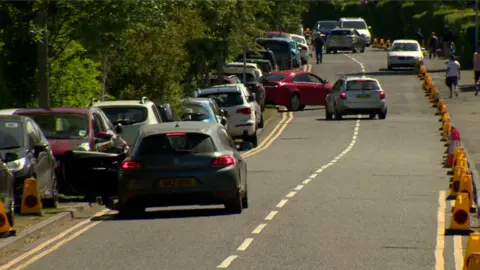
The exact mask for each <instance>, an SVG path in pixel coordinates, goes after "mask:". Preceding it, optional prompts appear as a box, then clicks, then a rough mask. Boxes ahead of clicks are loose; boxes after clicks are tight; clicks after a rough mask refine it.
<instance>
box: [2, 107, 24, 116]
mask: <svg viewBox="0 0 480 270" xmlns="http://www.w3.org/2000/svg"><path fill="white" fill-rule="evenodd" d="M19 109H20V108H13V109H3V110H0V115H13V114H15V112H16V111H17V110H19Z"/></svg>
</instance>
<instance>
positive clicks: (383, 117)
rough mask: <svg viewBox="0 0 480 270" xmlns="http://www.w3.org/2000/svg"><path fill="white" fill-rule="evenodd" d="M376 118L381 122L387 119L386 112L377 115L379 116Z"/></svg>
mask: <svg viewBox="0 0 480 270" xmlns="http://www.w3.org/2000/svg"><path fill="white" fill-rule="evenodd" d="M378 118H379V119H382V120H384V119H386V118H387V110H385V111H384V112H381V113H379V114H378Z"/></svg>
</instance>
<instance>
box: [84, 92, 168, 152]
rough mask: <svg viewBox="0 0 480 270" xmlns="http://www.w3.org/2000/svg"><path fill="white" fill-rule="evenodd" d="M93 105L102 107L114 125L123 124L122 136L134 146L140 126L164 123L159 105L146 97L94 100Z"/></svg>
mask: <svg viewBox="0 0 480 270" xmlns="http://www.w3.org/2000/svg"><path fill="white" fill-rule="evenodd" d="M91 106H92V107H96V108H99V109H101V110H102V111H103V112H104V113H105V115H107V117H108V119H110V121H111V122H112V124H113V125H116V124H121V125H122V126H123V131H122V137H123V139H124V140H125V141H126V142H127V143H128V145H129V146H132V145H133V143H134V142H135V140H136V138H137V135H138V132H139V130H140V127H142V126H144V125H150V124H158V123H162V118H161V115H160V112H159V111H158V108H157V106H156V105H155V103H153V102H152V101H149V100H148V99H147V98H146V97H142V98H141V99H140V100H115V101H97V102H92V105H91Z"/></svg>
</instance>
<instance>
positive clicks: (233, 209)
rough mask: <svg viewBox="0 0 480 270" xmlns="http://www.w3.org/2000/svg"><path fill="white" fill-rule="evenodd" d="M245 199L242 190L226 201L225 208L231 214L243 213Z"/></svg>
mask: <svg viewBox="0 0 480 270" xmlns="http://www.w3.org/2000/svg"><path fill="white" fill-rule="evenodd" d="M242 202H243V199H242V195H241V193H240V190H239V191H238V192H237V195H236V196H235V198H233V199H232V200H230V201H228V202H226V203H225V210H227V212H228V213H231V214H241V213H242V211H243V204H242Z"/></svg>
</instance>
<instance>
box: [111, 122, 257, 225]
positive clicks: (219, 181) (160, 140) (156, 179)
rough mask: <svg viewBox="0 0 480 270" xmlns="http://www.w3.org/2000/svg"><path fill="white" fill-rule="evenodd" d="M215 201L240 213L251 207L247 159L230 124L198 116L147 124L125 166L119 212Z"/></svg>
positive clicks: (244, 148)
mask: <svg viewBox="0 0 480 270" xmlns="http://www.w3.org/2000/svg"><path fill="white" fill-rule="evenodd" d="M241 148H243V149H241V150H248V149H250V148H253V146H252V145H251V144H249V143H244V144H243V145H242V146H241ZM213 204H224V205H225V208H226V210H227V211H228V212H230V213H237V214H239V213H241V212H242V209H244V208H247V207H248V192H247V164H246V162H245V160H244V159H243V158H242V156H241V155H240V153H239V152H238V151H237V146H236V145H235V143H234V142H233V141H232V140H231V139H230V137H229V136H228V134H227V132H226V130H225V128H223V127H222V126H221V125H220V124H218V123H206V122H197V121H193V122H176V123H163V124H154V125H147V126H143V127H141V129H140V132H139V135H138V138H137V141H136V143H135V145H134V147H133V150H132V155H131V156H130V157H129V158H127V159H126V160H125V161H124V162H123V163H122V166H121V170H120V177H119V182H118V210H119V212H120V213H119V214H120V215H121V216H132V215H136V214H140V213H142V212H144V211H145V208H147V207H161V206H175V205H176V206H178V205H213Z"/></svg>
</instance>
